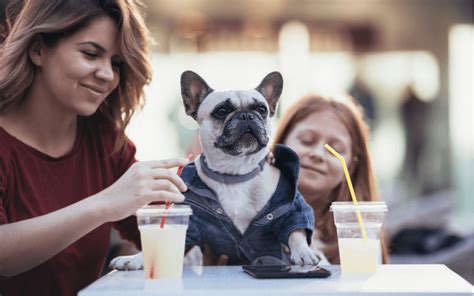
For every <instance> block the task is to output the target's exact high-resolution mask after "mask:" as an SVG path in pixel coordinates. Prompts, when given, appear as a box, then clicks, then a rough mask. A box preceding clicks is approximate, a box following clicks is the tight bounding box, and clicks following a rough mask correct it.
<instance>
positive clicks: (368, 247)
mask: <svg viewBox="0 0 474 296" xmlns="http://www.w3.org/2000/svg"><path fill="white" fill-rule="evenodd" d="M338 244H339V256H340V259H341V271H342V272H343V273H348V272H364V273H372V272H376V271H377V265H378V264H380V263H381V262H380V261H381V252H380V240H376V239H366V240H364V239H362V238H340V239H338Z"/></svg>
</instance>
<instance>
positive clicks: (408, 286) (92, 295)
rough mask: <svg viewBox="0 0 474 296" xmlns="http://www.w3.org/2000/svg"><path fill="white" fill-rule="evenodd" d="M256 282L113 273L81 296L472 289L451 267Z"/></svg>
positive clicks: (386, 268) (222, 271)
mask: <svg viewBox="0 0 474 296" xmlns="http://www.w3.org/2000/svg"><path fill="white" fill-rule="evenodd" d="M325 268H327V269H330V270H331V271H332V273H333V274H332V275H331V276H330V277H329V278H326V279H270V280H263V279H254V278H252V277H250V276H249V275H247V274H246V273H244V272H243V271H242V269H241V267H240V266H222V267H218V266H216V267H197V266H196V267H186V268H185V269H184V273H183V279H182V280H145V279H144V274H143V271H112V272H111V273H109V274H107V275H106V276H104V277H102V278H100V279H99V280H97V281H96V282H94V283H93V284H91V285H90V286H88V287H87V288H85V289H84V290H82V291H80V292H79V296H106V295H114V296H120V295H196V296H198V295H199V296H202V295H205V296H225V295H239V296H241V295H243V296H252V295H264V296H275V295H316V294H317V295H372V296H374V295H390V296H396V295H417V296H419V295H469V296H472V295H473V294H472V292H473V291H472V285H471V284H469V283H468V282H467V281H466V280H464V279H463V278H462V277H460V276H459V275H457V274H456V273H454V272H453V271H451V270H450V269H449V268H447V267H446V266H445V265H382V266H380V267H379V269H378V271H377V272H376V273H375V274H373V275H371V276H366V277H347V276H345V275H343V276H341V273H340V269H339V266H337V265H332V266H327V267H325Z"/></svg>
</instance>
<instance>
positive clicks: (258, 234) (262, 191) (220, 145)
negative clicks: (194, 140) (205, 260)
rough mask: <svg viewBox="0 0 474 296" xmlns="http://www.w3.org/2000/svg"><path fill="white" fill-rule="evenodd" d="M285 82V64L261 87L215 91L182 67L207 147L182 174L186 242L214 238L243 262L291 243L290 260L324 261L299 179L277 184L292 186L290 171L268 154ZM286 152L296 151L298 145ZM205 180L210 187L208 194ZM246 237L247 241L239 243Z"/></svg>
mask: <svg viewBox="0 0 474 296" xmlns="http://www.w3.org/2000/svg"><path fill="white" fill-rule="evenodd" d="M282 88H283V78H282V76H281V74H280V73H278V72H272V73H270V74H268V75H267V76H266V77H265V78H264V79H263V80H262V81H261V83H260V84H259V85H258V86H257V87H256V88H255V89H252V90H237V91H215V90H213V89H212V88H210V87H209V86H208V84H207V83H206V82H205V81H204V79H203V78H201V77H200V76H199V75H198V74H196V73H194V72H192V71H186V72H184V73H183V74H182V75H181V94H182V98H183V103H184V107H185V111H186V114H187V115H189V116H191V117H192V118H193V119H194V120H196V121H197V123H198V124H199V127H200V129H199V136H200V142H201V147H202V154H201V155H199V156H198V157H197V158H196V159H195V161H194V163H192V164H190V165H188V166H187V167H186V168H185V169H184V171H183V174H182V178H183V180H184V181H185V182H186V183H187V185H188V188H189V189H188V191H187V192H186V193H185V203H187V204H189V205H191V207H192V208H193V215H192V216H191V218H190V225H189V229H188V233H187V239H186V248H187V250H189V249H190V247H191V246H192V245H194V244H196V245H199V246H201V247H202V246H203V245H207V246H210V249H211V252H212V253H213V254H214V255H217V256H219V255H225V256H227V257H228V259H229V260H228V264H233V265H244V264H249V263H252V262H254V261H255V259H257V258H256V257H265V256H267V255H272V256H274V255H275V254H277V253H278V252H280V250H282V249H285V247H286V245H287V247H289V250H290V258H289V259H290V261H291V263H293V264H317V263H318V262H319V260H320V257H319V256H318V255H317V253H316V252H315V251H314V250H312V249H311V248H310V247H309V245H308V241H310V237H311V232H312V228H313V224H314V220H313V212H312V210H311V208H310V207H309V206H308V205H307V204H306V203H305V202H304V199H303V198H302V196H301V195H300V194H299V193H298V192H297V190H296V188H295V187H296V185H295V184H293V183H291V182H289V183H291V184H293V185H292V186H293V187H292V186H287V187H288V188H290V190H286V189H285V191H292V190H293V192H292V193H290V192H278V188H280V187H281V188H287V187H285V186H282V185H281V184H280V179H285V178H287V177H285V176H282V171H281V170H280V169H279V168H278V167H277V166H276V165H273V164H272V163H269V162H268V161H267V158H268V157H267V156H268V155H269V153H270V150H269V147H268V146H269V140H270V135H271V118H272V117H273V115H274V114H275V112H276V107H277V103H278V100H279V98H280V95H281V92H282ZM285 149H288V150H289V148H285ZM285 151H286V150H285ZM285 153H290V154H289V155H290V156H292V157H294V158H295V159H297V156H296V154H294V152H292V151H291V152H285ZM276 156H277V155H275V158H277V157H276ZM295 162H296V163H297V164H299V162H298V161H297V160H296V161H295ZM196 175H197V177H198V178H196ZM283 175H284V174H283ZM296 177H297V176H296ZM296 177H295V178H296ZM196 180H198V181H196ZM285 180H286V179H285ZM196 182H197V185H196V184H195V183H196ZM202 183H203V184H204V185H203V184H202ZM287 183H288V182H287ZM289 183H288V184H289ZM294 183H296V181H295V182H294ZM200 184H201V185H200ZM279 184H280V185H279ZM203 187H204V189H207V190H208V191H207V192H208V193H205V194H204V195H205V196H204V197H203V196H200V193H202V192H203ZM193 188H198V189H193ZM291 188H293V189H292V190H291ZM289 195H291V196H289ZM295 196H296V197H295ZM277 199H279V200H277ZM285 219H286V220H285ZM298 226H301V227H298ZM290 230H291V231H290ZM285 231H287V232H285ZM244 238H246V239H247V240H248V241H246V242H245V243H242V244H240V242H241V241H243V240H244ZM226 239H227V243H226ZM236 245H239V247H238V248H237V247H236ZM236 249H237V250H236ZM286 249H287V248H286ZM270 250H273V251H274V252H271V251H270ZM267 252H268V253H267ZM282 253H284V252H282ZM282 253H281V254H282ZM276 257H279V256H278V255H277V256H276ZM280 258H281V257H280ZM142 265H143V257H142V256H141V254H138V255H134V256H124V257H118V258H115V259H114V260H113V261H112V262H111V267H113V268H117V269H137V268H140V267H142Z"/></svg>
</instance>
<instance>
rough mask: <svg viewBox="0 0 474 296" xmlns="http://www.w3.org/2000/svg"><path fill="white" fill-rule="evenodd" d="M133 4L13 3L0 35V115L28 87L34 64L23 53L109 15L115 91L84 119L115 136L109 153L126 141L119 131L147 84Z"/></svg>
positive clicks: (142, 33)
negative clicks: (114, 39) (115, 50)
mask: <svg viewBox="0 0 474 296" xmlns="http://www.w3.org/2000/svg"><path fill="white" fill-rule="evenodd" d="M141 6H142V5H141V3H140V2H138V1H133V0H81V1H77V0H62V1H51V0H35V1H29V0H24V1H19V0H13V1H11V3H10V4H9V6H8V7H7V9H6V12H5V19H4V21H3V22H2V28H1V32H0V35H1V36H2V37H0V42H1V44H0V113H6V112H8V111H9V110H11V109H13V108H14V107H15V106H17V105H19V104H20V103H21V102H22V100H23V99H24V97H25V94H26V93H27V91H28V89H29V88H30V86H31V84H32V81H33V76H34V64H33V63H32V62H31V60H30V58H29V56H28V50H29V48H30V47H31V46H32V44H33V43H34V41H35V39H37V38H38V37H41V38H42V39H43V41H44V42H45V44H46V45H47V46H54V45H55V44H56V43H57V42H58V40H60V39H61V38H63V37H65V36H68V35H71V34H73V33H74V32H77V31H78V30H80V29H82V28H84V27H85V26H87V25H88V24H89V23H90V22H91V21H93V20H94V19H96V18H98V17H101V16H108V17H111V18H112V19H113V20H114V21H115V22H116V24H117V27H118V32H119V35H118V39H119V50H120V53H121V56H122V57H123V63H122V65H121V69H120V72H121V75H120V81H119V85H118V87H117V88H116V89H115V90H114V91H113V92H112V93H111V94H110V95H109V97H107V98H106V100H104V102H103V103H102V104H101V105H100V106H99V109H98V110H97V112H96V113H95V114H94V115H92V116H91V117H90V118H87V120H88V121H90V122H93V123H94V124H97V123H107V124H111V125H113V126H114V127H115V128H116V129H117V130H118V131H119V134H120V136H119V137H118V138H117V142H116V145H115V149H116V150H117V149H119V148H120V147H122V146H123V145H124V143H125V141H126V137H125V132H124V131H125V128H126V126H127V125H128V123H129V121H130V119H131V117H132V115H133V113H134V112H135V110H136V109H137V108H140V107H141V106H142V105H143V102H144V101H143V100H144V98H143V87H144V86H145V85H146V84H148V83H149V82H150V80H151V65H150V61H149V44H150V41H151V38H150V34H149V32H148V30H147V28H146V26H145V23H144V20H143V17H142V15H141V13H140V7H141Z"/></svg>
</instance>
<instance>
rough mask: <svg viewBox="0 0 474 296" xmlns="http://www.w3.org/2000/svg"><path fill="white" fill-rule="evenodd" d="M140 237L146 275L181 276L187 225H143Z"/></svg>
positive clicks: (150, 276)
mask: <svg viewBox="0 0 474 296" xmlns="http://www.w3.org/2000/svg"><path fill="white" fill-rule="evenodd" d="M139 229H140V237H141V242H142V250H143V261H144V267H145V274H146V277H147V278H149V279H157V278H160V279H162V278H181V274H182V273H183V257H184V244H185V239H186V230H187V225H173V224H171V225H170V224H165V225H164V227H163V228H160V225H159V224H149V225H141V226H139Z"/></svg>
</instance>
